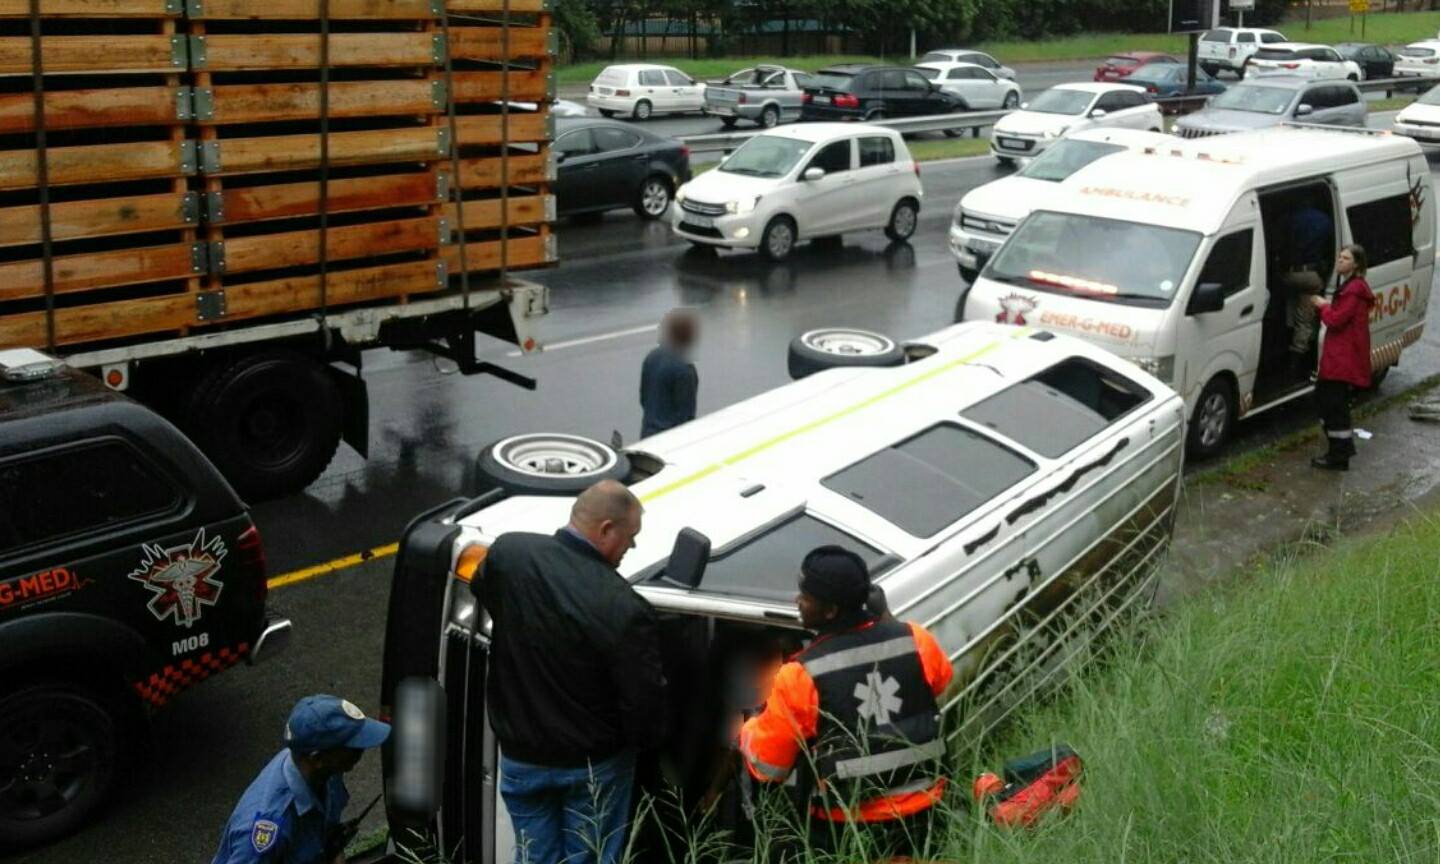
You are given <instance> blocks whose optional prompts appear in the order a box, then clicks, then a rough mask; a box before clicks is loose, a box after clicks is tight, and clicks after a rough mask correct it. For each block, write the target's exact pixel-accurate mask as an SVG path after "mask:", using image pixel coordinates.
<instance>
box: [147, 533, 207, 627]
mask: <svg viewBox="0 0 1440 864" xmlns="http://www.w3.org/2000/svg"><path fill="white" fill-rule="evenodd" d="M141 549H142V551H143V552H144V557H143V558H141V559H140V566H139V567H137V568H135V569H134V570H132V571H130V573H129V577H130V578H131V579H134V580H135V581H136V582H140V583H143V584H144V585H145V587H146V588H148V589H149V590H150V592H151V593H152V594H154V596H153V597H151V598H150V602H149V603H148V604H147V606H148V608H149V609H150V614H151V615H154V616H155V618H156V619H157V620H159V621H164V620H165V619H166V618H173V619H174V620H175V624H176V625H177V626H180V627H193V626H194V625H195V622H196V621H199V620H200V613H201V611H202V610H203V609H204V607H206V606H214V605H215V604H216V603H218V602H219V601H220V591H221V589H222V588H224V587H225V586H224V584H223V583H222V582H221V581H220V580H219V579H218V578H216V577H217V576H218V575H219V573H220V562H221V561H222V560H223V559H224V558H225V541H224V540H223V539H221V538H220V537H218V536H216V537H211V538H208V539H207V538H206V536H205V529H204V528H201V529H200V530H199V531H198V532H196V534H195V539H194V540H192V541H190V542H189V543H183V544H181V545H179V546H171V547H168V548H166V547H162V546H160V545H159V544H157V543H146V544H145V545H144V546H143V547H141Z"/></svg>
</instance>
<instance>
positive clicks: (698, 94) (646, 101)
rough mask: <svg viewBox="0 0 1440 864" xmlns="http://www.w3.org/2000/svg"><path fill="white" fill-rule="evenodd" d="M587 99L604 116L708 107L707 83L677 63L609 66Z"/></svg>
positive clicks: (644, 116) (636, 115)
mask: <svg viewBox="0 0 1440 864" xmlns="http://www.w3.org/2000/svg"><path fill="white" fill-rule="evenodd" d="M585 101H586V102H587V103H588V104H589V105H590V107H591V108H594V109H596V110H597V111H599V112H600V114H601V115H602V116H605V117H614V116H615V115H616V114H628V115H630V116H631V117H633V118H635V119H636V120H648V119H650V116H651V115H652V114H683V113H686V112H690V111H703V110H704V109H705V84H704V82H702V81H696V80H695V79H693V78H691V77H690V76H689V75H686V74H685V73H684V72H681V71H680V70H679V69H676V68H675V67H673V66H655V65H650V64H645V63H630V64H625V65H621V66H606V67H605V68H604V69H603V70H602V71H601V72H600V74H599V75H597V76H595V80H594V81H592V82H590V93H589V94H588V95H587V96H586V97H585Z"/></svg>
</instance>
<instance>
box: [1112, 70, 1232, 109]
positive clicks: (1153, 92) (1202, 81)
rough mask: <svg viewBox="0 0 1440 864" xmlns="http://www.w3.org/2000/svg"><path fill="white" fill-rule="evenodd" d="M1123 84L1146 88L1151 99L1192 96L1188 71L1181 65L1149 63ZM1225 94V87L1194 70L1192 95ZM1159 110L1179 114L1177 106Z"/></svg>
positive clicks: (1207, 75)
mask: <svg viewBox="0 0 1440 864" xmlns="http://www.w3.org/2000/svg"><path fill="white" fill-rule="evenodd" d="M1125 83H1127V84H1130V85H1131V86H1134V87H1143V88H1145V92H1146V94H1148V95H1149V96H1150V98H1152V99H1174V98H1177V97H1180V96H1187V95H1192V91H1191V89H1190V69H1189V67H1187V66H1186V65H1185V64H1183V63H1151V64H1149V65H1147V66H1145V67H1143V68H1141V69H1140V71H1138V72H1136V73H1135V74H1134V75H1131V76H1130V77H1129V78H1126V79H1125ZM1224 92H1225V85H1224V84H1221V83H1220V82H1219V80H1217V79H1216V78H1214V77H1212V76H1211V75H1210V73H1208V72H1206V71H1205V70H1204V69H1196V70H1195V89H1194V91H1193V95H1195V96H1214V95H1216V94H1217V93H1224ZM1191 104H1193V103H1191ZM1160 110H1161V111H1162V112H1163V113H1166V114H1173V113H1177V112H1178V111H1179V110H1180V104H1179V103H1176V104H1171V105H1165V104H1162V105H1161V106H1160Z"/></svg>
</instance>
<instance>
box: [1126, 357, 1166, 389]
mask: <svg viewBox="0 0 1440 864" xmlns="http://www.w3.org/2000/svg"><path fill="white" fill-rule="evenodd" d="M1135 365H1136V366H1139V367H1140V368H1141V369H1144V370H1145V371H1146V372H1149V373H1150V374H1151V375H1154V376H1155V377H1156V378H1159V379H1160V380H1161V381H1164V382H1165V383H1166V384H1171V383H1173V382H1174V380H1175V355H1174V354H1167V355H1165V356H1164V357H1139V358H1137V359H1136V360H1135Z"/></svg>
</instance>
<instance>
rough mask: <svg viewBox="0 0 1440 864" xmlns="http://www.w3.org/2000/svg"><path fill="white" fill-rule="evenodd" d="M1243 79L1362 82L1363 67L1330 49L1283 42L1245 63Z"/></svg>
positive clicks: (1268, 46)
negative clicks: (1273, 77) (1282, 77)
mask: <svg viewBox="0 0 1440 864" xmlns="http://www.w3.org/2000/svg"><path fill="white" fill-rule="evenodd" d="M1241 74H1242V76H1249V75H1289V76H1292V77H1295V78H1313V79H1335V80H1348V81H1359V80H1360V79H1361V78H1362V77H1364V74H1365V73H1364V72H1362V71H1361V69H1360V64H1359V63H1356V62H1355V61H1354V60H1346V59H1345V58H1344V57H1341V56H1340V52H1338V51H1336V50H1335V49H1334V48H1331V47H1330V46H1329V45H1307V44H1305V43H1303V42H1280V43H1278V44H1275V45H1266V46H1264V47H1263V48H1261V49H1260V50H1259V51H1256V52H1255V53H1254V54H1252V55H1251V56H1250V59H1249V60H1246V61H1245V68H1244V69H1243V70H1241Z"/></svg>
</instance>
